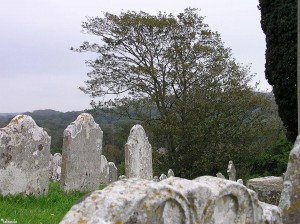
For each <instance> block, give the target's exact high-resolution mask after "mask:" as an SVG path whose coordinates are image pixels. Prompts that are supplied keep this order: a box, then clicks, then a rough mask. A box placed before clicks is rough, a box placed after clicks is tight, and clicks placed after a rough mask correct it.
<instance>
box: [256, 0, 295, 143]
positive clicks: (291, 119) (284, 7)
mask: <svg viewBox="0 0 300 224" xmlns="http://www.w3.org/2000/svg"><path fill="white" fill-rule="evenodd" d="M258 7H259V9H260V11H261V27H262V29H263V31H264V33H265V35H266V44H267V49H266V64H265V75H266V78H267V80H268V82H269V84H270V85H272V87H273V92H274V95H275V99H276V103H277V105H278V112H279V116H280V117H281V119H282V121H283V123H284V125H285V126H286V128H287V138H288V139H289V141H292V142H294V141H295V139H296V137H297V133H298V131H297V122H298V119H297V87H296V83H297V0H285V1H283V0H259V6H258Z"/></svg>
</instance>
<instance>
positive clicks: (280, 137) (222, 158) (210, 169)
mask: <svg viewBox="0 0 300 224" xmlns="http://www.w3.org/2000/svg"><path fill="white" fill-rule="evenodd" d="M263 95H264V96H265V97H266V98H267V99H268V100H269V102H270V103H271V105H272V106H271V107H270V108H271V109H270V110H269V111H267V112H266V114H265V116H266V117H269V118H270V117H273V118H272V119H271V120H273V122H274V124H273V125H274V126H276V127H274V129H273V130H269V136H266V139H265V140H268V139H269V140H270V139H271V140H273V141H274V142H275V144H272V146H271V147H268V148H264V147H266V145H268V144H264V143H265V141H260V140H258V139H257V144H261V147H262V150H261V151H260V152H259V153H258V155H255V153H256V152H253V157H252V158H251V157H249V155H251V151H250V152H245V151H239V149H237V152H236V153H237V154H238V157H239V158H240V160H241V161H244V159H247V160H249V164H250V166H249V164H248V167H251V170H250V171H249V172H248V173H245V174H244V173H241V172H240V170H242V166H243V164H242V163H240V162H239V161H237V160H235V161H234V162H235V164H236V167H237V172H238V176H239V177H241V178H250V177H255V176H265V175H281V174H282V173H283V172H285V169H286V166H287V159H288V155H289V151H290V150H291V147H292V143H290V142H288V140H287V139H286V137H285V135H284V129H282V127H283V126H282V127H277V126H278V125H281V121H280V119H279V118H278V115H277V106H276V104H275V100H274V97H273V95H272V94H271V93H265V94H263ZM251 110H253V111H256V110H258V109H257V108H252V109H251ZM82 112H88V113H91V114H92V115H93V117H94V119H95V122H96V123H98V124H99V125H100V127H101V129H102V130H103V154H104V155H105V156H106V157H107V159H108V161H112V162H114V163H115V164H116V165H117V166H118V168H119V174H124V145H125V143H126V141H127V138H128V135H129V132H130V129H131V127H132V126H133V125H134V124H135V123H136V121H134V120H130V119H129V118H124V117H120V116H118V115H116V114H106V113H104V112H102V111H100V110H99V111H95V110H92V111H72V112H66V113H64V112H59V111H55V110H37V111H33V112H32V113H30V112H26V113H23V114H27V115H29V116H31V117H32V118H33V119H34V120H35V121H36V123H37V125H39V126H40V127H43V128H44V130H46V131H47V133H48V134H49V135H50V136H51V153H52V154H53V153H56V152H61V151H62V144H63V131H64V130H65V129H66V127H67V126H68V125H69V124H70V123H71V122H73V121H75V120H76V118H77V116H78V115H79V114H80V113H82ZM15 115H16V114H0V127H1V128H2V127H5V125H7V124H8V123H9V122H10V120H11V119H12V118H13V117H14V116H15ZM269 121H270V120H269ZM268 127H270V126H269V125H268ZM145 129H146V132H147V135H148V137H149V140H150V143H151V144H152V147H153V168H154V174H155V175H160V173H162V172H166V171H167V170H168V169H169V167H167V165H166V164H167V163H166V160H167V159H168V158H166V157H167V153H166V152H165V150H163V149H162V148H161V147H160V145H159V144H158V143H157V139H156V137H155V134H154V133H152V132H153V130H152V129H147V127H145ZM274 130H276V132H277V133H274ZM278 131H280V132H281V133H278ZM248 134H249V135H250V134H251V133H245V135H248ZM214 137H215V136H210V137H209V136H206V139H205V140H204V141H207V142H212V139H214ZM274 138H277V139H275V140H274ZM191 140H192V139H191ZM220 147H222V146H220ZM258 147H259V146H258ZM207 148H208V149H210V147H209V146H207ZM249 150H251V149H249ZM226 151H227V150H226V148H223V149H221V150H219V149H217V148H216V150H211V152H210V153H209V152H206V153H208V154H209V155H202V156H203V158H205V160H204V161H203V164H199V168H201V170H200V169H199V171H198V175H199V176H200V175H205V174H209V175H215V174H216V172H219V171H220V172H222V173H224V174H226V168H227V164H228V159H227V155H226V154H227V152H226ZM181 153H184V152H181ZM220 153H222V154H223V155H222V154H220ZM185 156H188V155H185ZM192 156H197V155H192ZM199 156H201V155H199ZM243 156H244V157H245V158H244V159H243V158H242V157H243ZM216 157H217V159H214V158H216ZM238 157H236V158H238ZM207 158H211V160H209V159H207ZM236 158H235V159H236ZM187 161H188V159H187ZM172 168H173V169H174V170H176V167H175V168H174V167H172ZM188 172H189V171H187V173H188Z"/></svg>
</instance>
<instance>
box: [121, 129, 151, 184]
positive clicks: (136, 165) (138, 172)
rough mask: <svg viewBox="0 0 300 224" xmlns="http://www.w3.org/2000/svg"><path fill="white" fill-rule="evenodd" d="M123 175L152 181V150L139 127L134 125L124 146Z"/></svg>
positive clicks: (143, 131)
mask: <svg viewBox="0 0 300 224" xmlns="http://www.w3.org/2000/svg"><path fill="white" fill-rule="evenodd" d="M125 173H126V176H127V177H128V178H132V177H137V178H142V179H147V180H152V178H153V171H152V148H151V145H150V143H149V141H148V138H147V136H146V133H145V130H144V129H143V127H142V126H141V125H134V126H133V127H132V129H131V130H130V134H129V137H128V140H127V143H126V145H125Z"/></svg>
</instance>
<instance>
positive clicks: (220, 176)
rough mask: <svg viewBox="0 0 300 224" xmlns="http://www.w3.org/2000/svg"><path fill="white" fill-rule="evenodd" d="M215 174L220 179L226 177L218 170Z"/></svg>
mask: <svg viewBox="0 0 300 224" xmlns="http://www.w3.org/2000/svg"><path fill="white" fill-rule="evenodd" d="M216 176H217V177H219V178H221V179H226V178H225V177H224V175H223V174H222V173H220V172H218V173H217V174H216Z"/></svg>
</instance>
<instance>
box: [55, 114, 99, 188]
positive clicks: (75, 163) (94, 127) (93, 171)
mask: <svg viewBox="0 0 300 224" xmlns="http://www.w3.org/2000/svg"><path fill="white" fill-rule="evenodd" d="M102 138H103V132H102V130H101V128H100V127H99V125H98V124H96V123H95V121H94V119H93V117H92V116H91V115H90V114H87V113H83V114H81V115H79V116H78V117H77V119H76V121H74V122H72V123H71V124H70V125H69V126H68V127H67V128H66V129H65V131H64V138H63V152H62V175H61V182H60V183H61V188H62V189H63V190H64V191H66V192H68V191H92V190H96V189H98V187H99V185H100V173H101V153H102Z"/></svg>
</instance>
